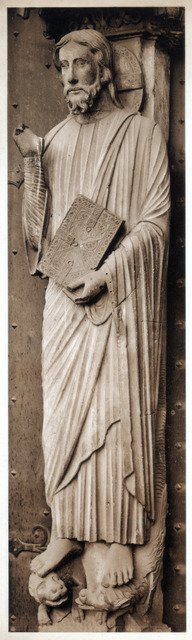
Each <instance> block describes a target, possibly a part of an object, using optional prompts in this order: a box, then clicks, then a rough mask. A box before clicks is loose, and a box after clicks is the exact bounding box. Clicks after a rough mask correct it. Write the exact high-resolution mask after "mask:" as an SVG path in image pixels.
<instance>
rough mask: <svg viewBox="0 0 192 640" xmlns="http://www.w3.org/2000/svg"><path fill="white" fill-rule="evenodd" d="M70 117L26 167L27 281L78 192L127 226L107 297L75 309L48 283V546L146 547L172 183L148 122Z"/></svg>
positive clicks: (161, 470) (126, 116)
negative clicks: (73, 541) (55, 539)
mask: <svg viewBox="0 0 192 640" xmlns="http://www.w3.org/2000/svg"><path fill="white" fill-rule="evenodd" d="M103 116H104V117H101V118H94V117H92V119H90V120H88V121H87V122H85V124H80V123H79V122H78V120H77V119H76V118H75V117H74V116H69V117H68V118H67V119H66V120H65V121H64V122H63V123H60V124H59V125H58V126H57V127H55V128H54V129H53V130H52V131H51V132H49V134H47V136H46V137H45V141H44V151H43V153H42V156H39V157H36V158H30V157H29V158H26V159H25V191H24V201H23V229H24V237H25V243H26V249H27V254H28V260H29V268H30V272H31V273H35V272H36V269H37V270H38V260H39V256H40V257H41V255H42V253H43V251H44V247H45V246H46V243H49V242H50V239H51V238H53V237H54V235H55V233H56V230H57V228H58V227H59V225H60V223H61V221H62V219H63V218H64V217H65V215H66V213H67V211H68V209H69V207H70V206H71V204H72V202H73V200H74V199H75V197H76V196H77V195H78V194H83V195H84V196H87V197H88V198H91V199H93V200H94V201H97V202H98V203H100V204H102V205H103V206H104V207H107V209H108V210H109V211H111V212H114V213H115V214H116V215H118V216H119V217H120V218H122V219H124V220H125V221H126V236H125V237H124V239H123V240H122V241H121V244H120V246H119V247H118V248H117V249H115V250H114V251H113V252H112V253H111V254H110V255H109V257H108V258H107V259H106V261H105V267H106V279H107V285H108V290H107V292H105V293H103V295H102V297H101V298H100V300H99V301H97V302H93V303H92V304H91V305H76V304H75V303H74V302H73V301H72V300H71V299H69V298H68V297H67V296H66V294H65V293H64V291H63V290H62V288H61V287H60V286H59V285H57V284H55V283H54V282H53V280H52V279H49V283H48V287H47V291H46V300H45V307H44V318H43V338H42V387H43V405H44V421H43V451H44V462H45V488H46V498H47V503H48V504H49V505H50V506H51V511H52V536H59V537H67V538H77V539H79V540H87V541H97V540H104V541H106V542H114V541H116V542H120V543H123V544H126V543H132V544H143V543H144V542H146V541H147V539H148V538H149V534H150V527H151V524H152V523H153V522H154V520H155V502H156V499H157V495H158V493H160V492H161V490H162V488H163V486H164V483H165V463H164V427H165V336H166V309H165V288H166V268H167V254H168V223H169V175H168V163H167V154H166V145H165V142H164V139H163V137H162V134H161V131H160V128H159V126H158V125H157V124H155V123H154V122H152V121H150V120H149V119H148V118H145V117H143V116H141V115H140V114H133V113H128V112H127V111H126V110H125V109H114V111H113V112H110V113H107V114H103Z"/></svg>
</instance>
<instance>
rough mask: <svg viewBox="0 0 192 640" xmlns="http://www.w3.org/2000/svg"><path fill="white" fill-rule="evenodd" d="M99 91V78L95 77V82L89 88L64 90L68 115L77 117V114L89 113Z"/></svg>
mask: <svg viewBox="0 0 192 640" xmlns="http://www.w3.org/2000/svg"><path fill="white" fill-rule="evenodd" d="M100 91H101V82H100V78H99V77H97V79H96V80H95V82H94V83H93V84H92V85H90V86H88V85H86V86H83V85H82V86H81V87H79V88H78V89H75V88H74V89H71V88H70V89H68V88H66V89H64V97H65V99H66V102H67V105H68V108H69V111H70V113H72V114H73V115H78V114H79V113H86V112H87V111H90V110H91V109H92V106H93V103H94V102H95V99H96V97H97V96H98V95H99V93H100Z"/></svg>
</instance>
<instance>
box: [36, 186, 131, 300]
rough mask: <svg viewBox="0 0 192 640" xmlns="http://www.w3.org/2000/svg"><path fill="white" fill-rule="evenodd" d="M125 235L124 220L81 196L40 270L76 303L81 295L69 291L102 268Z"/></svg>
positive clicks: (72, 207)
mask: <svg viewBox="0 0 192 640" xmlns="http://www.w3.org/2000/svg"><path fill="white" fill-rule="evenodd" d="M124 234H125V226H124V220H120V218H118V217H117V216H116V215H114V214H113V213H110V211H108V210H107V209H105V208H104V207H103V206H102V205H100V204H98V203H95V202H93V201H92V200H89V199H88V198H85V197H84V196H83V195H79V196H77V197H76V198H75V200H74V202H73V204H72V205H71V207H70V209H69V211H68V212H67V215H66V216H65V218H64V220H63V221H62V223H61V225H60V227H59V228H58V229H57V232H56V234H55V236H54V238H53V240H52V241H51V243H50V245H49V248H48V250H47V251H46V253H45V255H44V256H43V257H42V259H41V261H40V263H39V265H38V269H39V271H41V272H42V273H43V274H44V275H45V276H48V277H51V278H53V280H54V281H55V282H56V283H57V284H59V285H61V287H62V288H63V289H64V291H65V292H66V293H67V295H68V296H69V297H70V298H72V299H73V300H74V299H75V298H76V297H77V292H72V291H70V290H69V289H68V287H70V286H71V285H72V284H73V283H74V282H75V281H76V280H79V278H81V277H82V282H83V276H85V275H86V273H88V271H90V270H91V269H98V268H99V267H100V266H101V265H102V263H103V261H104V259H105V258H106V256H107V255H109V253H110V252H111V251H112V250H113V249H114V248H115V247H116V246H117V245H118V243H119V241H120V239H121V238H122V237H123V236H124Z"/></svg>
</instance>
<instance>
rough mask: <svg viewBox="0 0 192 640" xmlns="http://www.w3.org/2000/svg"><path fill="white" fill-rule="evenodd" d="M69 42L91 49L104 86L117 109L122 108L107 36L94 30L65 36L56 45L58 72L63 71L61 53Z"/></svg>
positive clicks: (55, 61) (55, 58) (55, 55)
mask: <svg viewBox="0 0 192 640" xmlns="http://www.w3.org/2000/svg"><path fill="white" fill-rule="evenodd" d="M68 42H76V43H77V44H81V45H84V46H85V47H89V50H90V51H91V53H93V54H94V55H96V57H97V62H98V65H99V67H100V69H101V74H102V84H106V85H107V86H108V90H109V93H110V96H111V98H112V100H113V102H114V103H115V104H116V106H117V107H121V103H120V101H119V98H118V95H117V89H116V86H115V83H114V81H113V56H112V49H111V47H110V44H109V43H108V41H107V39H106V38H105V36H103V35H102V34H101V33H99V31H95V30H94V29H80V30H79V31H71V32H69V33H67V34H66V35H65V36H63V37H62V38H61V39H60V40H59V42H57V43H56V45H55V50H54V54H53V60H54V64H55V66H56V68H57V69H58V71H61V62H60V59H59V51H60V49H61V47H64V46H65V44H68Z"/></svg>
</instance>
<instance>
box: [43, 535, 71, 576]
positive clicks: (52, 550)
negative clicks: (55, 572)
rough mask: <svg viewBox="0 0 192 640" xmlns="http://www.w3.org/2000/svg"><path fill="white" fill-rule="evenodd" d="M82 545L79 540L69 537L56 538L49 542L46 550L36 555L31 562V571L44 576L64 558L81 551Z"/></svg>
mask: <svg viewBox="0 0 192 640" xmlns="http://www.w3.org/2000/svg"><path fill="white" fill-rule="evenodd" d="M81 552H82V547H81V545H80V544H79V543H78V542H77V540H68V539H67V538H64V539H63V538H56V540H52V542H50V544H48V546H47V549H46V551H43V553H41V554H40V555H38V556H36V557H35V558H34V559H33V560H32V562H31V564H30V568H31V571H34V572H35V573H38V575H39V576H41V577H43V576H45V575H46V574H47V573H49V571H52V569H54V568H55V567H57V566H58V565H59V564H60V563H61V562H62V560H64V559H66V558H68V557H69V556H70V555H72V554H73V553H74V554H76V553H81Z"/></svg>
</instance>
